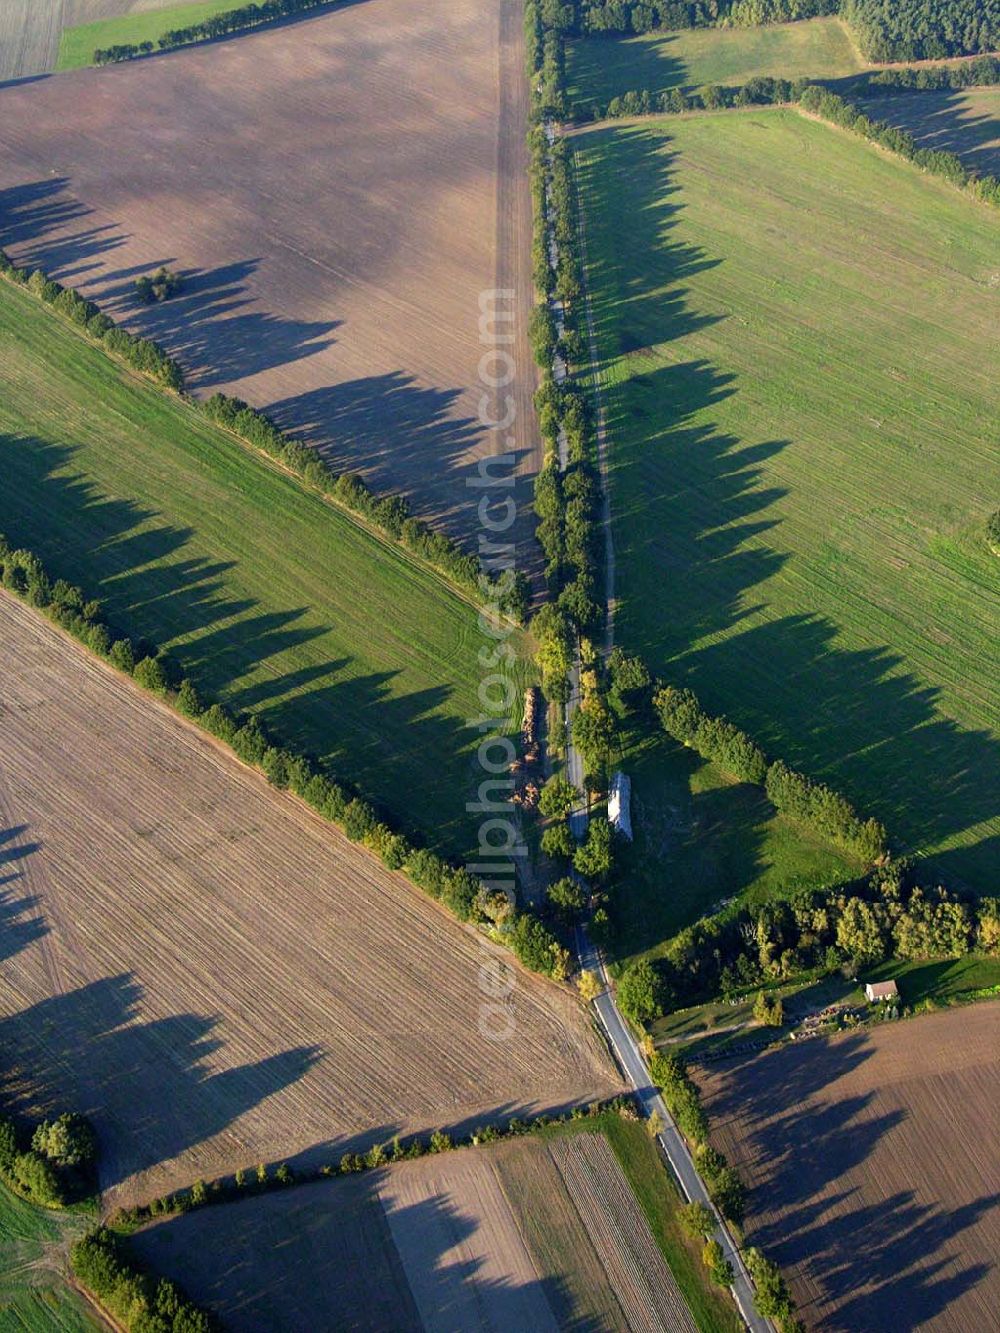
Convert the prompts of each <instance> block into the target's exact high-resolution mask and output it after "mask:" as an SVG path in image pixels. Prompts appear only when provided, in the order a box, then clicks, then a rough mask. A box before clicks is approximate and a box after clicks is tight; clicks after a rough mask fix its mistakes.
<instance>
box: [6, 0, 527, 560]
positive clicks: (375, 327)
mask: <svg viewBox="0 0 1000 1333" xmlns="http://www.w3.org/2000/svg"><path fill="white" fill-rule="evenodd" d="M525 97H526V93H525V79H524V75H523V42H522V38H521V8H520V3H519V0H427V2H426V3H424V4H421V5H417V6H414V5H412V4H410V3H409V2H408V0H357V3H354V4H349V5H345V6H344V7H343V8H339V9H334V10H331V11H329V12H324V13H321V14H318V15H315V16H312V17H303V18H302V19H301V20H299V21H298V22H295V23H290V24H286V25H281V26H278V27H275V28H272V29H267V30H260V31H256V32H253V33H249V34H245V35H242V36H239V37H237V38H234V39H232V40H229V41H225V42H221V43H212V44H209V45H205V46H201V47H197V48H189V49H185V50H182V51H178V52H175V53H170V54H167V55H161V56H156V57H155V58H153V59H150V60H142V61H136V62H132V63H131V64H127V65H122V66H116V67H112V68H106V69H82V70H74V71H71V72H69V73H66V74H61V75H59V76H57V77H55V78H51V79H47V80H41V81H38V82H34V83H30V84H22V85H18V86H12V87H8V88H5V89H0V189H2V190H5V191H7V192H8V193H7V194H6V195H5V197H4V199H3V212H4V214H5V235H4V237H2V238H0V244H4V245H6V246H7V248H8V249H9V251H10V253H11V254H12V256H13V257H15V258H16V259H17V260H18V262H19V263H23V264H27V265H30V266H36V265H37V266H41V267H43V268H45V269H47V270H50V271H51V272H52V273H53V275H54V276H55V277H58V278H59V279H60V280H61V281H64V282H65V281H68V282H71V283H73V284H74V285H76V286H77V287H78V288H79V289H80V290H81V291H82V292H84V293H85V294H86V295H87V296H88V297H92V298H94V299H96V300H98V301H100V302H101V303H102V304H104V305H105V306H106V308H107V309H108V310H109V312H110V313H112V314H114V315H115V316H116V317H119V318H123V319H124V320H125V322H126V323H127V325H128V326H129V327H130V328H132V329H134V330H137V331H142V332H144V333H147V334H151V335H153V336H155V337H156V338H158V339H159V340H160V341H161V342H163V343H164V345H165V346H166V347H167V348H168V349H169V350H170V351H171V352H172V353H173V354H174V355H175V356H177V357H178V358H179V359H180V361H181V362H182V363H183V365H184V366H185V368H186V369H187V371H188V372H189V384H190V387H191V388H192V389H193V390H194V391H195V392H196V393H198V394H209V393H211V392H213V391H215V390H217V389H222V390H227V391H231V392H235V393H237V394H239V395H240V396H241V397H244V398H246V399H247V400H248V401H249V402H251V403H252V404H253V405H254V406H256V407H261V408H266V409H267V410H268V411H270V412H271V413H272V414H273V416H274V417H275V419H276V420H277V421H278V422H279V423H280V424H281V425H282V426H284V427H286V428H288V429H290V430H293V431H295V432H297V433H300V434H301V435H302V437H303V438H304V439H305V440H306V441H307V442H308V443H310V444H312V445H314V446H315V447H316V448H317V449H319V450H321V451H322V452H323V454H324V455H325V456H326V457H327V458H328V459H329V460H330V461H331V462H332V463H333V464H334V465H335V466H336V467H337V468H338V469H344V468H350V469H353V470H356V471H359V472H360V473H361V474H362V475H363V476H364V477H365V478H366V480H368V481H369V482H370V483H371V484H372V485H373V486H374V487H375V488H376V489H378V490H380V491H384V490H393V491H403V492H405V493H406V494H407V495H409V496H410V497H412V499H413V501H414V503H415V505H416V507H417V508H418V509H419V511H420V512H421V513H422V514H423V515H424V516H426V517H429V518H433V519H438V520H440V521H442V522H446V523H447V524H448V525H449V527H450V528H451V530H452V531H453V532H456V533H458V534H460V535H462V536H465V537H473V538H474V537H475V536H477V535H478V532H479V528H480V526H481V523H480V521H479V520H478V519H477V514H476V501H477V500H478V498H479V496H478V492H476V491H470V490H469V488H468V487H467V485H466V480H467V479H468V478H469V477H470V475H471V474H472V471H473V469H474V468H475V467H476V465H477V463H478V460H480V459H482V458H483V457H486V456H489V455H491V454H494V453H497V452H499V451H500V449H501V448H504V447H507V448H510V449H512V450H513V451H515V452H516V453H517V454H518V455H519V471H520V474H521V478H522V483H523V496H522V499H523V500H524V502H525V503H524V505H523V506H522V508H523V509H525V512H524V514H523V515H522V523H521V526H520V528H518V529H516V530H515V531H514V533H513V535H515V536H518V537H519V538H522V539H523V540H524V543H525V561H526V562H527V561H528V558H529V550H530V549H531V548H530V544H529V542H528V538H529V536H530V532H531V527H532V525H531V521H530V515H529V514H528V513H527V501H528V498H529V494H530V489H529V485H528V475H529V474H530V473H531V472H532V471H533V470H534V468H535V466H536V465H537V462H538V459H537V457H536V451H537V445H536V442H535V440H534V437H533V426H532V422H533V416H532V411H531V394H532V390H533V388H534V370H533V363H532V361H531V356H530V349H529V347H528V342H527V319H528V314H529V312H530V308H531V292H530V263H528V262H526V258H525V257H526V256H527V254H528V252H529V250H530V244H531V218H530V196H529V192H528V185H527V178H526V173H525V171H524V155H525V147H524V142H523V141H524V133H525V124H526V121H525ZM519 256H520V257H521V258H520V259H519ZM522 260H523V261H524V262H521V261H522ZM162 263H167V264H169V265H170V266H171V267H172V268H174V269H177V270H179V271H180V272H182V273H183V274H184V275H185V276H186V286H185V289H184V292H183V293H182V294H181V295H179V296H177V297H175V298H173V299H172V300H170V301H169V302H166V303H164V304H163V305H162V306H158V307H156V308H155V309H152V308H148V307H143V306H140V305H138V304H137V303H136V302H135V300H134V294H133V281H134V279H135V277H136V276H137V275H140V274H143V273H147V272H150V271H152V270H153V269H155V268H156V267H158V266H159V265H160V264H162ZM496 288H505V289H510V290H512V291H514V292H515V293H516V299H515V300H514V301H512V302H511V303H509V304H508V303H506V302H505V306H506V308H507V309H514V310H515V314H516V317H517V324H516V341H515V344H514V345H513V347H512V348H506V349H505V350H511V351H513V353H514V354H515V360H516V362H517V363H518V368H519V374H518V375H517V378H516V380H515V382H514V386H513V392H514V393H515V397H516V399H517V407H518V411H517V414H516V420H515V422H514V425H513V428H512V430H509V431H504V432H503V443H501V440H500V438H499V435H498V432H496V431H493V432H490V431H488V430H485V429H484V428H483V426H482V425H481V424H480V421H479V411H480V402H481V398H482V396H483V393H484V386H483V383H482V382H481V379H480V371H479V362H480V357H481V355H482V353H483V350H484V348H483V346H482V344H481V342H480V329H479V319H480V296H481V294H482V293H484V292H492V291H493V290H494V289H496ZM509 327H510V326H509V325H503V326H500V329H499V331H500V332H501V333H503V332H506V331H507V330H508V329H509ZM486 370H487V372H488V373H489V374H490V375H492V376H499V375H502V374H503V373H504V370H503V368H501V369H498V368H497V364H496V363H493V362H491V363H490V364H489V365H488V366H487V367H486ZM486 396H487V410H488V412H489V413H491V414H495V415H497V416H500V417H503V416H504V415H505V404H504V403H503V402H501V403H500V405H499V407H497V405H496V402H495V398H496V395H495V394H494V393H493V391H492V390H487V394H486ZM508 437H509V438H510V443H509V444H508V442H507V441H508ZM470 497H471V498H470Z"/></svg>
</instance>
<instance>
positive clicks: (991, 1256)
mask: <svg viewBox="0 0 1000 1333" xmlns="http://www.w3.org/2000/svg"><path fill="white" fill-rule="evenodd" d="M699 1081H700V1082H701V1083H702V1088H703V1091H704V1092H705V1094H706V1097H707V1103H706V1105H707V1110H708V1113H709V1118H710V1121H711V1123H712V1126H713V1139H714V1140H715V1141H716V1143H717V1145H718V1146H719V1147H720V1148H721V1149H722V1150H723V1151H724V1152H725V1153H727V1154H728V1155H729V1156H730V1159H731V1160H732V1161H733V1162H734V1163H735V1164H736V1165H737V1166H738V1167H739V1169H740V1171H741V1172H742V1173H743V1174H744V1176H745V1178H746V1179H747V1180H748V1182H749V1183H750V1185H751V1197H750V1209H749V1217H748V1221H747V1228H746V1230H747V1239H748V1241H749V1243H750V1244H752V1245H760V1246H761V1247H762V1248H763V1249H764V1250H765V1251H766V1252H767V1253H768V1254H770V1255H771V1256H772V1257H773V1258H774V1259H775V1260H776V1261H777V1262H778V1263H779V1264H780V1265H781V1266H782V1268H783V1269H784V1270H785V1272H786V1274H787V1276H788V1277H789V1279H790V1281H791V1285H792V1290H793V1292H794V1294H795V1296H796V1298H797V1300H798V1302H799V1305H800V1313H801V1315H802V1316H803V1318H804V1319H805V1321H806V1324H807V1326H808V1327H809V1328H810V1329H822V1330H823V1333H885V1330H888V1329H891V1330H893V1333H897V1331H898V1333H903V1330H907V1329H915V1328H921V1329H923V1328H927V1329H931V1328H932V1329H934V1330H935V1333H968V1331H969V1330H972V1329H977V1330H978V1329H984V1330H985V1329H988V1328H995V1327H996V1311H997V1309H998V1308H1000V1269H998V1267H997V1262H996V1256H997V1247H998V1242H1000V1165H998V1159H997V1151H996V1145H997V1140H998V1136H1000V1110H998V1106H1000V1096H998V1093H1000V1003H996V1002H989V1003H984V1004H978V1005H975V1006H973V1007H971V1008H967V1009H962V1010H951V1011H948V1012H942V1013H938V1014H932V1015H928V1016H921V1017H919V1018H914V1019H912V1020H908V1021H905V1022H902V1023H898V1024H892V1025H886V1026H884V1027H880V1028H876V1029H875V1030H874V1031H873V1032H870V1033H860V1032H859V1033H853V1034H845V1035H843V1036H839V1037H836V1038H833V1039H831V1040H829V1041H827V1040H824V1039H817V1040H813V1041H806V1042H803V1043H800V1044H799V1045H786V1046H783V1047H780V1048H778V1049H777V1050H775V1051H770V1052H768V1051H765V1052H763V1053H761V1054H759V1055H755V1056H750V1057H748V1058H746V1059H744V1060H741V1061H736V1062H733V1061H727V1062H725V1064H722V1065H717V1066H713V1067H712V1070H711V1073H709V1074H707V1075H704V1076H702V1077H700V1078H699Z"/></svg>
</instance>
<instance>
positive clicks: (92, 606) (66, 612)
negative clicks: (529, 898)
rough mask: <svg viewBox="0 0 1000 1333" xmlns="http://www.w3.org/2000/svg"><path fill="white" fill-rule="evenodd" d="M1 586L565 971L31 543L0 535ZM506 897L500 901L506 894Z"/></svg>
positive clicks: (441, 892)
mask: <svg viewBox="0 0 1000 1333" xmlns="http://www.w3.org/2000/svg"><path fill="white" fill-rule="evenodd" d="M0 584H2V585H3V587H5V588H6V589H7V590H8V591H10V592H12V593H14V594H15V595H17V596H19V597H22V598H23V599H24V600H25V601H26V602H28V603H29V604H30V605H31V606H35V607H38V608H39V609H41V610H44V611H45V612H46V613H47V614H48V615H49V616H50V617H51V619H52V620H54V621H55V622H56V624H58V625H60V626H61V627H62V628H63V629H65V630H67V631H68V632H69V633H71V634H72V635H74V636H75V637H76V638H77V639H79V640H80V641H81V642H82V643H84V644H86V646H87V647H88V648H90V649H91V650H92V651H93V652H95V653H98V654H99V655H100V656H102V657H104V658H106V659H107V660H108V661H109V662H110V663H111V664H112V665H113V666H115V667H117V668H118V669H119V670H120V671H123V672H125V673H126V674H128V675H131V676H132V677H133V679H134V680H135V681H136V683H137V684H138V685H140V686H142V688H143V689H147V690H150V691H151V692H153V693H154V694H157V695H160V696H161V697H162V698H165V699H166V700H167V701H168V702H170V703H172V704H173V705H174V707H175V708H176V709H177V710H178V712H180V713H181V714H183V715H184V716H185V717H187V718H189V719H190V720H191V721H193V722H196V723H197V724H198V725H199V726H200V727H203V728H204V729H205V730H206V731H207V732H209V733H210V734H211V735H213V736H215V737H216V738H217V739H218V740H221V741H223V742H224V743H225V744H226V745H228V746H230V748H231V749H232V750H233V751H234V752H235V753H236V755H237V756H238V757H239V758H240V759H241V760H243V762H244V763H247V764H252V765H253V766H254V767H256V768H258V769H260V771H261V772H262V773H263V774H264V776H265V777H266V778H267V779H268V781H269V782H270V783H271V784H272V785H273V786H274V787H277V788H279V789H280V790H288V791H291V792H293V793H294V794H295V795H296V796H299V797H301V799H302V800H304V801H306V802H307V804H309V805H310V806H312V808H313V809H314V810H316V811H317V812H318V813H319V814H321V815H322V816H323V817H324V818H326V819H329V820H330V821H332V822H334V823H337V824H339V825H340V826H341V828H342V829H343V831H344V832H345V833H346V835H347V836H348V837H349V838H350V839H351V840H352V842H358V843H361V844H363V845H364V846H365V847H367V848H368V849H369V850H370V851H372V852H374V853H375V855H376V856H378V857H380V859H381V860H382V862H383V864H384V865H385V866H386V867H387V868H388V869H389V870H398V871H402V872H403V873H405V874H406V875H407V876H408V877H409V878H410V879H411V880H412V881H413V883H414V884H416V885H417V886H418V887H419V888H421V889H423V890H424V892H425V893H428V894H429V895H430V896H431V897H432V898H436V899H437V900H438V901H439V902H441V903H442V904H443V905H444V906H445V907H447V908H448V909H449V910H450V911H451V912H453V913H454V915H455V916H456V917H458V919H459V920H460V921H468V922H474V923H476V924H482V925H486V926H490V927H491V928H493V929H494V932H495V934H496V935H497V938H498V939H499V940H500V941H501V942H503V943H505V944H507V945H508V947H510V948H511V949H512V950H513V952H514V953H515V954H516V956H517V957H518V958H519V959H520V961H521V962H523V963H524V964H525V966H527V967H530V968H532V969H533V970H535V971H539V972H544V973H545V974H547V975H548V976H551V977H554V978H556V979H559V980H561V979H563V978H564V977H565V976H566V974H567V971H568V967H569V955H568V953H567V951H566V950H565V949H564V948H563V947H562V946H561V945H560V943H559V941H558V939H557V937H556V936H555V934H554V933H553V932H552V931H551V930H550V929H549V927H548V926H546V925H545V924H544V923H543V922H542V921H540V920H538V919H537V918H535V917H533V916H532V915H531V914H530V913H516V912H513V911H512V910H509V909H508V910H505V911H504V912H502V913H501V914H500V918H499V919H498V914H497V910H496V904H495V901H494V898H495V895H492V894H491V893H490V891H489V890H488V888H487V887H486V886H485V885H484V884H483V882H482V881H481V880H479V879H478V878H477V877H476V876H474V875H472V874H470V873H469V871H467V870H465V869H464V868H457V869H456V868H454V867H452V866H450V865H448V863H447V862H446V861H444V860H443V859H442V858H441V857H439V856H437V855H436V854H435V853H434V852H431V851H429V850H428V849H427V848H425V847H420V846H418V845H417V844H416V843H414V842H412V841H411V840H410V839H409V838H408V837H407V836H406V835H405V834H403V833H401V832H399V831H398V830H396V829H394V828H392V827H391V826H390V825H389V824H388V823H387V822H386V820H385V819H383V818H382V817H381V815H380V814H379V812H378V811H377V810H376V809H375V807H374V806H372V805H371V804H369V803H368V802H367V801H365V800H363V799H362V798H361V797H360V796H359V795H358V794H357V793H355V792H352V791H350V790H349V789H348V788H346V787H345V786H342V785H341V784H340V783H339V782H336V781H334V779H333V778H331V777H330V776H328V775H327V774H326V773H324V772H323V771H321V769H320V768H319V766H318V765H317V764H316V763H315V762H314V761H313V760H311V759H310V758H308V757H307V756H305V755H302V754H298V753H296V752H294V751H292V750H289V749H286V748H284V747H282V746H280V745H277V744H275V743H274V742H273V741H272V740H271V739H270V738H269V737H268V736H267V734H266V733H265V731H264V729H263V728H262V727H261V725H260V723H259V721H258V720H257V718H256V717H255V716H253V715H252V714H251V715H249V716H237V715H235V714H234V713H232V712H230V711H229V710H228V709H226V708H224V707H223V706H222V705H221V704H218V703H206V702H205V701H203V700H202V699H201V697H200V696H199V694H198V691H197V690H196V688H195V686H194V685H193V684H192V682H191V681H190V680H186V679H180V673H179V672H178V670H177V668H176V666H175V664H174V663H173V661H172V659H171V658H170V657H169V655H167V654H163V653H159V652H157V650H156V648H155V646H153V645H150V644H147V643H144V642H143V643H140V644H133V643H132V641H131V640H130V639H129V638H128V637H126V636H124V635H115V634H114V633H112V631H111V629H110V628H109V626H108V625H107V624H106V623H105V621H104V619H103V617H102V614H101V607H100V603H99V602H96V601H88V600H87V599H86V598H85V597H84V595H83V593H82V592H81V590H80V589H79V588H77V587H74V586H73V585H72V584H70V583H67V582H66V581H65V580H64V579H56V580H55V581H53V580H51V579H50V578H49V576H48V574H47V572H46V570H45V568H44V566H43V564H42V562H41V561H40V560H39V559H38V557H37V556H36V555H35V554H34V553H33V552H31V551H26V550H16V549H14V548H13V547H12V546H11V545H10V544H9V543H8V542H7V540H6V539H5V538H4V537H3V536H0ZM504 901H505V902H506V900H504Z"/></svg>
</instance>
